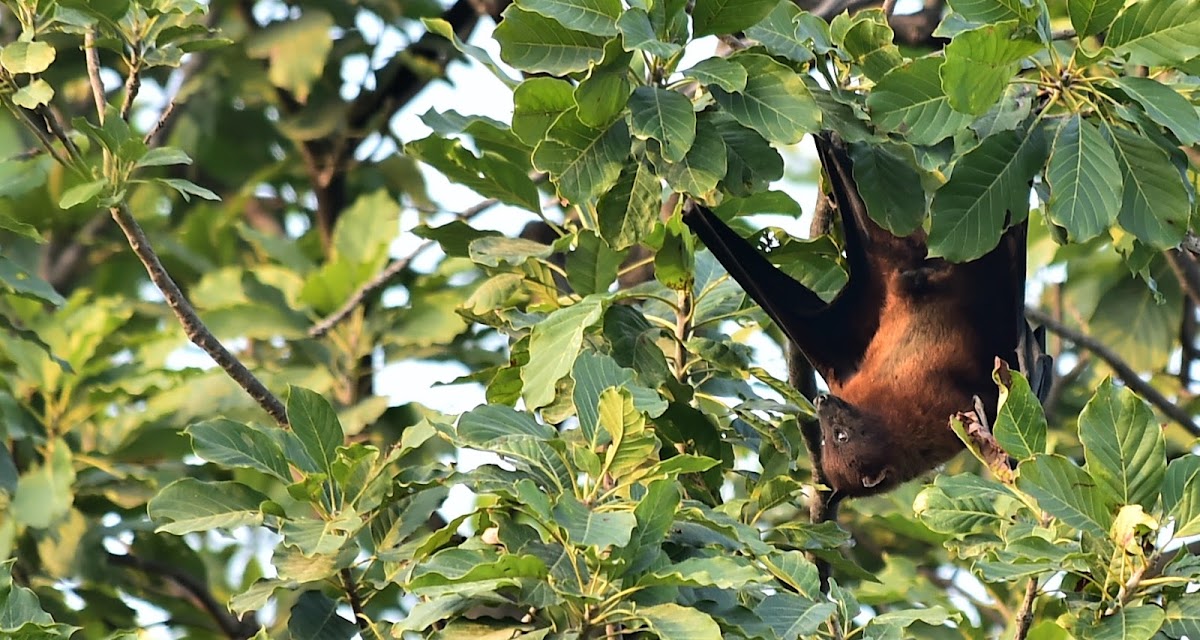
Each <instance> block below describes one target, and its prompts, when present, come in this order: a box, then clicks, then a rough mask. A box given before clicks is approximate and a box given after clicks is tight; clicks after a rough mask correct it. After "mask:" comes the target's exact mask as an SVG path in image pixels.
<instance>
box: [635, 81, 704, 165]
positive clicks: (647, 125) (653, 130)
mask: <svg viewBox="0 0 1200 640" xmlns="http://www.w3.org/2000/svg"><path fill="white" fill-rule="evenodd" d="M629 113H630V116H629V130H630V132H631V133H633V135H634V136H635V137H637V138H640V139H642V140H646V139H648V138H653V139H655V140H658V141H659V143H661V144H662V154H663V157H665V158H666V159H667V160H670V161H671V162H679V161H681V160H683V157H684V156H685V155H687V152H688V149H691V148H692V141H693V140H695V139H696V112H695V111H692V101H691V100H688V99H687V98H685V97H684V96H683V94H681V93H679V92H678V91H667V90H666V89H659V88H658V87H638V88H637V89H635V90H634V91H633V95H632V96H630V97H629Z"/></svg>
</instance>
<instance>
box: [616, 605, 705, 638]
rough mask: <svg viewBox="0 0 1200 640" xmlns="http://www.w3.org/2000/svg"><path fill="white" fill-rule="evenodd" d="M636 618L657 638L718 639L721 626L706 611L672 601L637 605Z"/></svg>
mask: <svg viewBox="0 0 1200 640" xmlns="http://www.w3.org/2000/svg"><path fill="white" fill-rule="evenodd" d="M636 617H637V619H639V620H641V621H642V622H643V624H644V625H645V628H647V629H649V630H650V631H651V632H653V633H654V634H655V635H656V636H658V638H659V640H720V638H721V637H722V636H721V627H720V626H718V625H717V622H716V620H713V619H712V617H711V616H709V615H708V614H707V613H704V612H702V611H700V610H699V609H693V608H691V607H684V606H681V605H678V604H675V603H673V602H668V603H666V604H656V605H653V606H649V607H638V609H637V613H636Z"/></svg>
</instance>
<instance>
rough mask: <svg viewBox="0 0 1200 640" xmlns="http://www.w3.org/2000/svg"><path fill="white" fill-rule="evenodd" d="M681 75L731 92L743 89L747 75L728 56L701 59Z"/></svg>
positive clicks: (740, 66) (743, 69)
mask: <svg viewBox="0 0 1200 640" xmlns="http://www.w3.org/2000/svg"><path fill="white" fill-rule="evenodd" d="M788 4H791V3H788ZM683 75H684V77H687V78H692V79H694V80H695V81H696V82H699V83H700V84H704V85H716V86H718V87H721V88H722V89H724V90H725V91H728V92H731V93H733V92H737V91H741V90H743V89H745V88H746V80H747V79H748V77H749V76H747V74H746V67H743V66H742V65H740V64H738V63H736V62H733V61H732V60H730V59H729V58H708V59H706V60H702V61H700V63H699V64H697V65H695V66H693V67H691V68H690V69H685V70H684V71H683Z"/></svg>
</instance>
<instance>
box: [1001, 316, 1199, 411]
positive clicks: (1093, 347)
mask: <svg viewBox="0 0 1200 640" xmlns="http://www.w3.org/2000/svg"><path fill="white" fill-rule="evenodd" d="M1025 315H1026V317H1028V318H1029V319H1030V320H1033V321H1034V322H1037V323H1039V324H1041V325H1042V326H1044V327H1046V329H1048V330H1050V331H1053V332H1054V333H1057V334H1058V335H1060V336H1062V337H1063V338H1066V339H1067V340H1070V341H1071V342H1074V343H1075V345H1076V346H1078V347H1082V348H1084V349H1087V350H1088V351H1091V352H1092V353H1094V354H1096V355H1097V356H1098V357H1099V358H1100V359H1101V360H1103V361H1104V362H1105V363H1107V364H1108V366H1109V367H1111V368H1112V370H1113V371H1114V372H1116V374H1117V377H1118V378H1120V379H1121V381H1122V382H1124V383H1125V386H1127V387H1129V388H1130V389H1133V390H1134V391H1135V392H1137V393H1138V395H1140V396H1142V397H1143V398H1145V399H1146V401H1147V402H1149V403H1150V404H1152V405H1154V406H1155V407H1157V408H1158V410H1159V411H1162V412H1163V414H1164V415H1166V416H1167V417H1169V418H1170V419H1172V420H1174V421H1175V422H1177V423H1179V425H1180V426H1182V427H1183V428H1185V429H1187V430H1188V432H1190V433H1192V434H1200V427H1198V426H1197V425H1196V423H1195V422H1194V421H1193V418H1192V415H1191V414H1190V413H1188V412H1187V411H1185V410H1184V409H1183V407H1180V406H1179V405H1177V404H1175V403H1173V402H1171V401H1170V400H1168V399H1167V397H1166V396H1164V395H1163V394H1162V393H1161V392H1160V391H1159V390H1158V389H1155V388H1154V387H1153V386H1152V385H1151V384H1150V383H1148V382H1146V381H1145V380H1142V379H1141V377H1139V376H1138V374H1137V372H1136V371H1134V370H1133V367H1130V366H1129V365H1128V364H1127V363H1126V362H1125V361H1124V360H1122V359H1121V357H1120V356H1119V355H1117V353H1116V352H1115V351H1113V350H1112V349H1110V348H1109V347H1108V345H1106V344H1104V343H1103V342H1100V341H1099V340H1097V339H1095V338H1093V337H1091V336H1088V335H1086V334H1084V333H1082V332H1080V331H1078V330H1076V329H1072V328H1071V327H1068V326H1067V325H1065V324H1063V323H1061V322H1059V321H1057V320H1055V319H1054V318H1052V317H1050V316H1049V315H1048V314H1046V313H1043V312H1042V310H1041V309H1034V308H1032V307H1030V308H1027V309H1025Z"/></svg>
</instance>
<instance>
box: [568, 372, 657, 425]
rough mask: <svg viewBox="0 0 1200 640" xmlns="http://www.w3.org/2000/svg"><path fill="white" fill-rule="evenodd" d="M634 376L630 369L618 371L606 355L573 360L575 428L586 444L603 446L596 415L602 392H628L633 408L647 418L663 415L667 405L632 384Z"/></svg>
mask: <svg viewBox="0 0 1200 640" xmlns="http://www.w3.org/2000/svg"><path fill="white" fill-rule="evenodd" d="M635 376H636V374H635V373H634V371H633V370H632V369H626V368H623V367H621V366H620V365H618V364H617V361H616V360H614V359H613V358H612V357H610V356H607V355H601V354H596V353H591V352H585V353H582V354H580V355H579V357H578V358H577V359H576V360H575V365H574V367H573V368H572V370H571V378H572V379H574V380H575V390H574V394H573V399H574V402H575V413H576V415H577V416H578V417H579V428H580V430H581V431H582V432H583V437H584V439H585V440H586V441H587V442H589V443H601V444H602V443H603V442H604V441H601V440H598V439H597V438H598V437H599V436H600V434H601V433H602V431H600V430H598V427H599V426H600V414H599V411H598V409H597V407H598V405H599V402H600V394H601V393H603V392H604V390H605V389H609V388H618V389H626V390H628V391H629V393H630V396H631V397H632V398H633V404H634V406H636V407H637V408H638V410H639V411H644V412H646V413H647V414H649V415H650V416H651V417H658V416H660V415H662V412H663V411H666V409H667V403H666V401H665V400H663V399H662V396H660V395H659V394H658V392H657V391H655V390H654V389H651V388H649V387H647V386H645V385H642V384H638V383H637V382H635Z"/></svg>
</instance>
